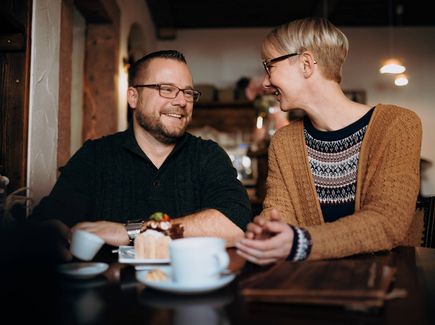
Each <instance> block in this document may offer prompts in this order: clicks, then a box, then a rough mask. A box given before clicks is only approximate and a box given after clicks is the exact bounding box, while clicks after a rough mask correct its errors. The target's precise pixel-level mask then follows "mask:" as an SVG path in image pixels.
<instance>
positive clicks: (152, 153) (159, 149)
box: [133, 124, 175, 169]
mask: <svg viewBox="0 0 435 325" xmlns="http://www.w3.org/2000/svg"><path fill="white" fill-rule="evenodd" d="M133 130H134V136H135V138H136V141H137V143H138V145H139V147H140V148H141V150H142V151H143V152H144V153H145V155H146V156H147V157H148V158H149V159H150V160H151V162H152V163H153V164H154V166H156V167H157V169H159V168H160V166H162V164H163V163H164V161H165V160H166V158H168V156H169V154H170V153H171V152H172V150H173V149H174V147H175V143H173V144H165V143H162V142H160V141H158V140H157V139H156V138H154V137H153V136H152V135H151V134H149V133H148V132H147V131H145V130H144V129H143V128H141V127H140V126H138V125H136V124H135V125H134V126H133Z"/></svg>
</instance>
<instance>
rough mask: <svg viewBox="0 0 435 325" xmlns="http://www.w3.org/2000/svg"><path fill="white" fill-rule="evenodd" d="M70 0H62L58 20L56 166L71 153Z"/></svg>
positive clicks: (60, 164)
mask: <svg viewBox="0 0 435 325" xmlns="http://www.w3.org/2000/svg"><path fill="white" fill-rule="evenodd" d="M73 12H74V6H73V1H72V0H63V1H62V9H61V20H60V62H59V113H58V139H57V167H58V168H59V167H61V166H64V165H65V164H66V162H67V161H68V159H69V158H70V155H71V78H72V71H71V69H72V50H73Z"/></svg>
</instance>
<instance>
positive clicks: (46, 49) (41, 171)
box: [27, 0, 61, 201]
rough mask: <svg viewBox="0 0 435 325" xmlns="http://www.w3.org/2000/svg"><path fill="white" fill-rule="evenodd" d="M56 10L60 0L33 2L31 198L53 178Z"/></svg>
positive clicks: (43, 190) (48, 186)
mask: <svg viewBox="0 0 435 325" xmlns="http://www.w3.org/2000/svg"><path fill="white" fill-rule="evenodd" d="M60 13H61V2H60V1H57V0H39V1H33V14H32V43H31V62H30V94H29V142H28V161H27V166H28V167H27V186H29V187H30V188H31V189H32V191H33V192H32V194H33V195H32V196H33V198H34V200H35V201H39V199H40V198H41V197H42V196H44V195H46V194H47V193H49V192H50V190H51V188H52V186H53V184H54V182H55V180H56V153H57V139H58V130H57V126H58V124H57V123H58V98H59V42H60Z"/></svg>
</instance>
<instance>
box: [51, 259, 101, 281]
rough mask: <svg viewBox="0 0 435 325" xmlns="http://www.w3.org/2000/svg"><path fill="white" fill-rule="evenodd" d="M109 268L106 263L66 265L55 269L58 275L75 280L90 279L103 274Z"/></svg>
mask: <svg viewBox="0 0 435 325" xmlns="http://www.w3.org/2000/svg"><path fill="white" fill-rule="evenodd" d="M108 268H109V265H107V264H106V263H66V264H61V265H59V266H58V267H57V270H58V272H59V273H61V274H63V275H67V276H70V277H73V278H77V279H90V278H93V277H94V276H97V275H98V274H101V273H103V272H105V271H106V270H107V269H108Z"/></svg>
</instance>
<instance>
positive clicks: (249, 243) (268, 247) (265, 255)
mask: <svg viewBox="0 0 435 325" xmlns="http://www.w3.org/2000/svg"><path fill="white" fill-rule="evenodd" d="M293 237H294V232H293V229H292V228H291V227H290V226H289V225H288V224H286V223H284V222H283V221H282V219H281V216H280V214H279V212H278V210H276V209H270V210H265V211H263V213H262V214H261V215H259V216H256V217H255V218H254V220H253V221H252V222H251V223H249V224H248V226H247V231H246V233H245V238H243V239H242V240H240V241H239V242H238V243H237V244H236V247H237V254H239V255H240V256H242V257H244V258H246V259H247V260H248V261H250V262H253V263H255V264H260V265H265V264H270V263H274V262H277V261H279V260H283V259H285V258H286V257H287V256H288V255H289V253H290V250H291V248H292V245H293Z"/></svg>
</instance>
